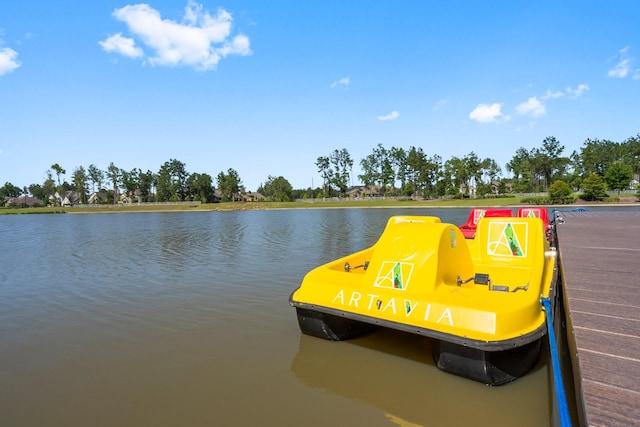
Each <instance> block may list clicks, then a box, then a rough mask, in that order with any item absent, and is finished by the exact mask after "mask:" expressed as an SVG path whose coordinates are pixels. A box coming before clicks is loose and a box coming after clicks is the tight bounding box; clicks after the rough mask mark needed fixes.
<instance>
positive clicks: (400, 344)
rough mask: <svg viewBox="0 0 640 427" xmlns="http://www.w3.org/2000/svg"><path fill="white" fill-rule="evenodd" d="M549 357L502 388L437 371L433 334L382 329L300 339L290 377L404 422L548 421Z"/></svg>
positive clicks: (507, 423) (396, 422)
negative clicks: (332, 338) (350, 336)
mask: <svg viewBox="0 0 640 427" xmlns="http://www.w3.org/2000/svg"><path fill="white" fill-rule="evenodd" d="M547 360H548V357H547V356H546V354H543V355H542V357H541V358H540V361H539V362H538V364H537V365H536V366H535V367H534V369H533V370H532V371H531V372H529V373H528V374H527V375H526V376H525V377H523V378H520V379H518V380H517V381H515V382H512V383H510V384H506V385H503V386H500V387H488V386H485V385H483V384H481V383H477V382H474V381H470V380H467V379H465V378H460V377H456V376H454V375H451V374H447V373H444V372H442V371H440V370H439V369H438V368H437V367H436V366H435V365H434V363H433V359H432V357H431V339H429V338H426V337H422V336H418V335H413V334H408V333H404V332H399V331H392V330H387V329H381V330H379V331H377V332H375V333H373V334H371V335H369V336H366V337H362V338H358V339H355V340H351V341H345V342H329V341H325V340H321V339H318V338H314V337H309V336H306V335H301V336H300V342H299V348H298V352H297V354H296V355H295V357H294V359H293V361H292V363H291V371H292V373H293V375H294V376H295V377H296V378H298V379H299V380H300V381H302V382H303V383H305V384H307V385H308V386H310V387H314V388H319V389H322V390H325V391H327V392H329V393H332V394H335V395H339V396H342V397H345V398H348V399H352V400H356V401H362V402H365V403H367V404H369V405H372V406H374V407H376V408H378V409H380V410H382V411H383V412H384V413H385V414H386V417H387V418H388V419H389V421H390V425H400V426H463V425H464V426H467V425H469V423H473V425H474V426H485V425H486V426H493V427H495V426H515V425H518V426H545V425H549V424H550V419H549V403H550V397H549V391H548V388H547V385H548V375H549V371H548V369H547V368H548V365H547Z"/></svg>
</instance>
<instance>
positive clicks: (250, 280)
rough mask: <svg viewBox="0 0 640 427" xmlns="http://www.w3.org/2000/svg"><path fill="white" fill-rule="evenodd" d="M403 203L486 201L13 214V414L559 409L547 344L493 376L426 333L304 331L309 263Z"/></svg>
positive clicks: (3, 299) (200, 421)
mask: <svg viewBox="0 0 640 427" xmlns="http://www.w3.org/2000/svg"><path fill="white" fill-rule="evenodd" d="M398 214H409V215H436V216H440V217H441V218H442V220H443V221H444V222H452V223H455V224H461V223H463V222H465V220H466V217H467V214H468V210H467V209H406V208H405V209H403V208H394V209H308V210H269V211H236V212H198V213H132V214H129V213H118V214H79V215H75V214H73V215H71V214H70V215H6V216H0V251H1V252H0V259H1V260H2V267H1V269H0V425H3V426H4V425H6V426H14V427H17V426H143V425H145V426H262V425H269V426H270V425H273V426H301V425H305V426H327V425H331V426H351V425H366V426H403V427H409V426H411V427H415V426H425V427H426V426H468V425H474V426H492V427H497V426H514V425H518V426H536V427H540V426H545V425H548V424H549V408H550V401H551V397H550V394H549V390H548V378H549V375H550V368H549V367H548V364H547V362H546V358H545V357H543V358H541V361H540V363H539V364H538V366H537V367H536V368H535V369H534V370H533V371H532V372H531V373H530V374H528V375H527V376H525V377H524V378H521V379H519V380H517V381H515V382H513V383H511V384H508V385H505V386H501V387H486V386H484V385H482V384H479V383H475V382H473V381H470V380H466V379H463V378H459V377H456V376H453V375H450V374H446V373H444V372H441V371H439V370H438V369H437V368H436V367H435V366H434V365H433V361H432V358H431V351H430V345H431V343H430V341H429V339H427V338H424V337H419V336H415V335H407V334H402V333H397V332H392V331H385V330H382V331H379V332H376V333H374V334H372V335H370V336H367V337H364V338H359V339H356V340H352V341H346V342H329V341H324V340H320V339H317V338H312V337H308V336H303V335H301V334H300V332H299V329H298V325H297V320H296V314H295V310H294V309H293V308H292V307H290V306H289V304H288V298H289V295H290V294H291V292H292V291H293V290H294V289H295V288H296V287H297V286H298V285H299V284H300V281H301V280H302V278H303V276H304V274H305V273H306V272H308V271H309V270H310V269H312V268H314V267H316V266H317V265H319V264H322V263H324V262H327V261H330V260H332V259H336V258H338V257H340V256H343V255H346V254H348V253H351V252H355V251H357V250H360V249H363V248H365V247H367V246H370V245H371V244H373V243H375V241H376V240H377V238H378V237H379V235H380V233H381V232H382V229H383V228H384V225H385V224H386V221H387V219H388V218H389V216H391V215H398Z"/></svg>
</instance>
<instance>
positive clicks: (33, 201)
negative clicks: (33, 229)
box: [4, 196, 44, 208]
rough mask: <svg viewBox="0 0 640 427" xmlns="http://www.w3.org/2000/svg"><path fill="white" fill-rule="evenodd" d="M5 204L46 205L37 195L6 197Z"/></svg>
mask: <svg viewBox="0 0 640 427" xmlns="http://www.w3.org/2000/svg"><path fill="white" fill-rule="evenodd" d="M4 200H5V206H29V207H30V208H34V207H38V206H44V202H43V201H42V200H40V199H38V198H36V197H30V196H26V197H25V196H20V197H5V198H4Z"/></svg>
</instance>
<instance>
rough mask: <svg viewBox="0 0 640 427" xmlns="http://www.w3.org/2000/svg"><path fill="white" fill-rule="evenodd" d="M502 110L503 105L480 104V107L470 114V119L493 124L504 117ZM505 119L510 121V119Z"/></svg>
mask: <svg viewBox="0 0 640 427" xmlns="http://www.w3.org/2000/svg"><path fill="white" fill-rule="evenodd" d="M501 109H502V105H501V104H498V103H497V102H496V103H493V104H491V105H489V104H478V106H477V107H476V108H474V109H473V111H472V112H471V113H469V118H470V119H471V120H475V121H477V122H480V123H493V122H496V121H498V120H499V119H500V118H501V117H503V116H502V112H501V111H500V110H501ZM504 118H505V119H507V120H508V117H504Z"/></svg>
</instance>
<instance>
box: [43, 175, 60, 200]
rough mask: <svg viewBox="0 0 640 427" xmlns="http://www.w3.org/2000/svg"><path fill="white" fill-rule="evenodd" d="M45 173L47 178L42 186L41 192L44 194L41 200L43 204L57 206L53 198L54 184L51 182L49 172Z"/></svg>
mask: <svg viewBox="0 0 640 427" xmlns="http://www.w3.org/2000/svg"><path fill="white" fill-rule="evenodd" d="M45 173H46V175H47V177H46V178H45V180H44V184H43V185H42V191H43V192H44V198H43V199H42V200H44V202H45V203H47V204H49V203H53V204H57V203H58V201H57V200H56V199H55V198H54V195H55V192H56V183H55V181H54V180H53V175H52V173H51V171H50V170H47V171H46V172H45Z"/></svg>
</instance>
